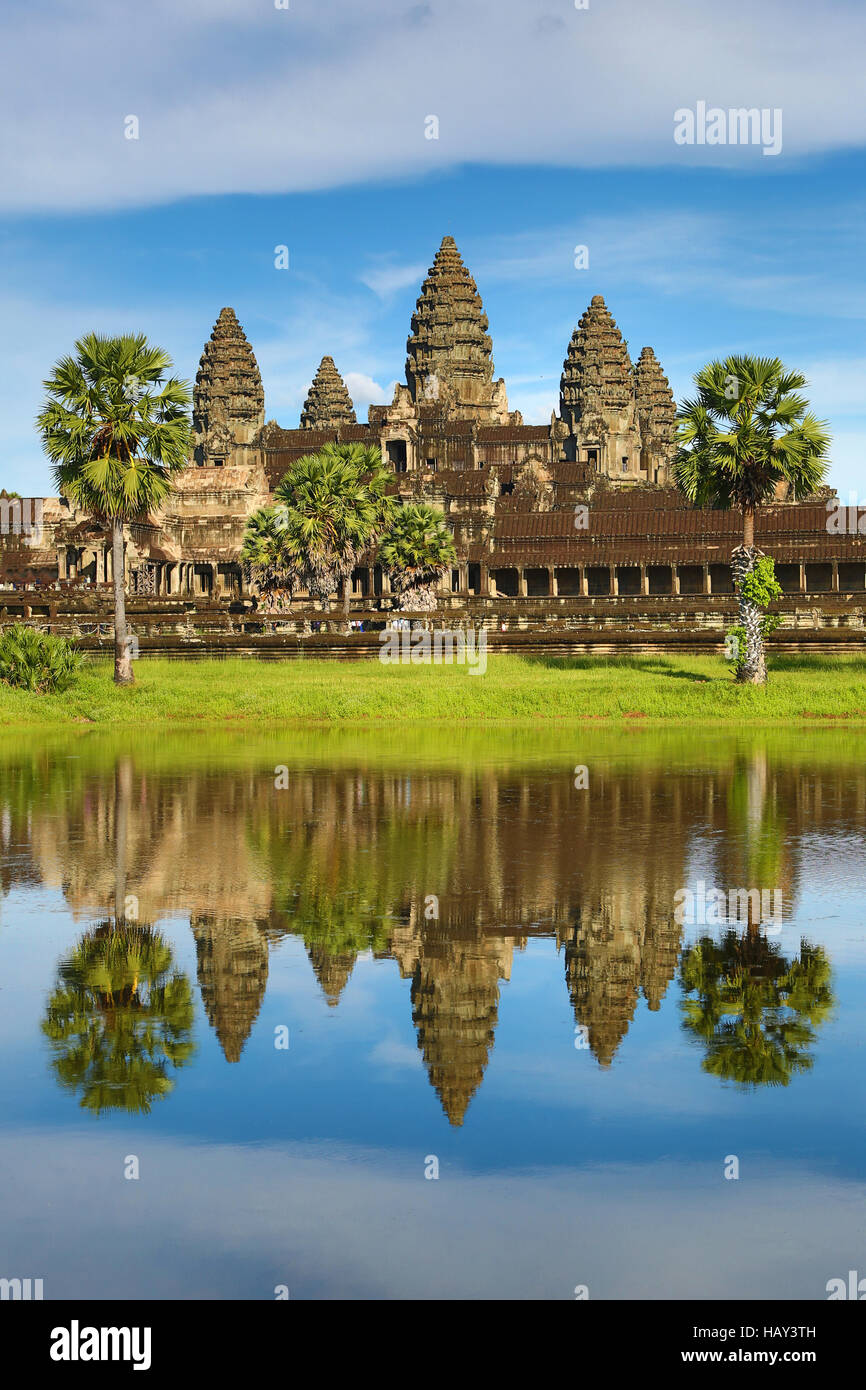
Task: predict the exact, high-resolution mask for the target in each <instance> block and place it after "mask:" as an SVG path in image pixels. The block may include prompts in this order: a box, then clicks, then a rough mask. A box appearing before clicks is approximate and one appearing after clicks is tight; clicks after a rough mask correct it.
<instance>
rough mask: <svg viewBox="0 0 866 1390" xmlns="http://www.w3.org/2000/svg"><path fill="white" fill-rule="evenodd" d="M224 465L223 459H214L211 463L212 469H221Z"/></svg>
mask: <svg viewBox="0 0 866 1390" xmlns="http://www.w3.org/2000/svg"><path fill="white" fill-rule="evenodd" d="M224 463H225V459H224V458H222V459H214V461H213V466H214V468H222V466H223V464H224Z"/></svg>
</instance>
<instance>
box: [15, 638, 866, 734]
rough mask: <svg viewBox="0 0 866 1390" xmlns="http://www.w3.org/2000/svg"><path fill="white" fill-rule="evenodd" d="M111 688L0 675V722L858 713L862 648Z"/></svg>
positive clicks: (234, 669) (103, 667)
mask: <svg viewBox="0 0 866 1390" xmlns="http://www.w3.org/2000/svg"><path fill="white" fill-rule="evenodd" d="M135 676H136V684H135V686H134V687H133V688H131V689H126V690H118V689H116V688H115V686H114V684H113V682H112V670H111V666H110V664H109V663H108V662H93V663H91V664H88V665H87V666H86V667H85V668H84V671H83V672H82V674H81V676H80V677H79V678H78V680H77V681H76V682H75V684H74V685H73V686H72V687H71V689H69V690H67V691H65V692H64V693H63V694H61V695H33V694H30V693H28V692H25V691H18V690H12V689H10V688H9V687H8V686H5V685H0V726H4V725H5V726H10V725H28V724H30V725H33V724H40V725H70V724H72V725H74V724H78V725H80V726H82V725H84V726H86V725H93V724H97V725H135V726H137V727H138V728H140V729H145V728H152V727H153V726H154V725H163V726H164V725H174V726H182V725H189V724H206V725H210V726H222V727H227V726H228V727H231V726H232V725H252V726H255V725H263V724H272V725H273V724H281V723H286V722H309V721H325V722H329V723H330V722H333V721H352V722H354V723H361V724H364V723H369V722H372V721H379V722H381V723H382V725H383V726H384V728H385V729H388V728H389V727H390V726H391V725H393V724H395V723H400V724H404V723H407V722H417V721H430V720H439V721H447V722H449V723H454V722H455V721H467V720H527V719H529V720H536V719H537V720H546V721H553V720H594V721H595V720H611V721H617V722H626V721H630V720H641V719H648V720H653V721H659V722H673V723H677V722H679V723H706V724H712V725H713V726H715V725H717V724H720V723H725V724H731V725H738V724H741V723H743V722H747V723H752V724H754V723H764V724H776V723H778V722H779V721H799V720H802V721H804V722H806V723H809V722H814V721H815V720H816V719H821V720H838V719H844V720H850V721H861V722H863V723H864V724H866V655H864V656H863V657H852V656H844V657H842V656H840V657H834V656H820V655H819V656H797V655H790V656H776V657H774V658H773V660H772V663H771V671H770V683H769V685H768V686H767V687H766V688H765V689H763V690H760V689H754V688H750V687H741V686H737V685H736V684H735V683H734V682H733V680H732V679H731V676H730V673H729V671H728V668H727V666H726V665H725V663H724V661H723V660H722V659H721V658H720V657H710V656H707V657H702V656H694V657H689V656H682V657H681V656H660V655H651V656H632V657H620V658H614V657H611V658H602V657H592V656H586V657H571V658H554V657H521V656H504V655H503V656H491V657H490V658H489V660H488V667H487V671H486V673H485V674H483V675H481V674H479V675H474V674H471V673H470V671H469V670H468V669H467V668H466V667H465V666H408V665H406V666H399V665H383V664H382V663H380V662H378V661H374V660H364V661H357V662H335V661H324V660H317V659H315V658H307V659H304V660H291V661H284V662H256V661H243V660H237V659H234V660H232V659H230V660H226V661H202V662H182V661H162V660H154V659H146V660H142V661H139V662H138V663H137V664H136V667H135Z"/></svg>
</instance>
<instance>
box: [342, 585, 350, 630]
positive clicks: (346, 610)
mask: <svg viewBox="0 0 866 1390" xmlns="http://www.w3.org/2000/svg"><path fill="white" fill-rule="evenodd" d="M351 611H352V574H351V571H350V572H349V573H348V574H347V575H346V576H345V577H344V579H343V618H344V619H345V624H346V631H347V632H349V631H350V630H351V628H350V619H349V614H350V613H351Z"/></svg>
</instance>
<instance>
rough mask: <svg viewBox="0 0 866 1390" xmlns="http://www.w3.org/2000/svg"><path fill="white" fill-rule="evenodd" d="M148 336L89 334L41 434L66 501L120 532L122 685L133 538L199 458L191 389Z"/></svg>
mask: <svg viewBox="0 0 866 1390" xmlns="http://www.w3.org/2000/svg"><path fill="white" fill-rule="evenodd" d="M171 370H172V362H171V358H170V357H169V356H168V354H167V353H166V352H164V351H163V350H162V348H159V347H154V346H151V345H150V344H148V341H147V339H146V338H145V336H144V335H143V334H125V335H123V336H122V337H119V338H104V337H100V336H99V335H98V334H96V333H89V334H88V335H87V336H86V337H84V338H81V339H79V341H78V342H77V343H76V344H75V356H74V357H62V358H61V359H60V361H59V362H57V363H55V365H54V368H53V370H52V372H51V375H50V376H49V377H48V379H47V380H46V381H45V382H44V383H43V385H44V386H45V389H46V391H47V393H48V396H47V399H46V402H45V405H44V407H43V409H42V411H41V413H40V414H39V417H38V419H37V422H36V424H37V428H38V430H39V432H40V433H41V435H42V442H43V446H44V448H45V452H46V453H47V455H48V457H49V459H50V460H51V462H52V463H53V464H54V478H55V481H56V484H57V487H58V489H59V490H60V492H61V493H62V494H63V495H64V496H66V497H69V498H70V499H71V500H72V501H73V502H74V503H75V505H76V506H78V507H80V508H81V509H82V510H83V511H85V512H89V513H90V514H91V515H93V516H96V517H99V518H100V519H101V520H103V521H104V522H105V523H106V524H107V525H108V526H109V527H110V528H111V547H112V562H113V570H114V679H115V681H116V683H117V684H118V685H131V684H132V682H133V674H132V660H131V652H130V649H129V642H128V638H127V631H126V596H125V592H124V535H125V527H126V525H127V524H128V523H129V522H133V521H140V520H142V519H143V518H145V517H146V516H147V515H148V514H149V513H151V512H154V511H156V510H157V509H158V508H159V507H160V506H161V504H162V503H163V502H164V501H165V499H166V497H167V496H168V494H169V493H170V491H171V487H172V478H173V476H174V475H175V474H176V473H178V472H179V471H180V470H181V469H183V468H185V467H186V464H187V461H188V458H189V449H190V419H189V405H190V402H191V396H190V392H189V387H188V385H187V383H186V382H183V381H179V380H178V379H177V378H176V377H174V376H170V375H169V372H170V371H171Z"/></svg>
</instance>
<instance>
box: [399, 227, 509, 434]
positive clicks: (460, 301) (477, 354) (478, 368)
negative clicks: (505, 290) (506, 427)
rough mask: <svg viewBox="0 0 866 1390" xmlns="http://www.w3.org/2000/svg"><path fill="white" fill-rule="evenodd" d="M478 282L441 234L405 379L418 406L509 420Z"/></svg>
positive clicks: (409, 350)
mask: <svg viewBox="0 0 866 1390" xmlns="http://www.w3.org/2000/svg"><path fill="white" fill-rule="evenodd" d="M487 329H488V322H487V315H486V314H485V312H484V306H483V304H482V303H481V296H480V294H479V293H478V287H477V285H476V283H475V281H474V280H473V278H472V276H471V275H470V274H469V271H468V270H467V269H466V267H465V265H464V264H463V261H462V259H461V256H460V252H459V251H458V250H457V246H456V244H455V241H454V238H453V237H450V236H446V237H443V238H442V244H441V246H440V247H439V250H438V251H437V252H436V258H435V260H434V262H433V264H432V266H431V267H430V271H429V273H428V275H427V278H426V280H425V281H424V284H423V285H422V286H421V294H420V296H419V298H418V302H417V304H416V306H415V312H414V314H413V315H412V324H411V329H410V332H409V338H408V340H407V343H406V353H407V356H406V382H407V385H408V387H409V393H410V395H411V398H412V403H413V405H414V406H415V407H416V408H421V407H423V406H425V405H429V406H436V405H437V404H438V405H439V407H440V408H441V409H445V410H447V411H448V412H449V413H451V414H453V415H456V416H460V417H463V418H469V419H474V420H476V421H478V422H479V423H484V424H504V423H506V422H507V420H508V400H507V398H506V394H505V382H504V381H502V380H501V379H500V380H499V381H494V380H493V358H492V356H491V353H492V348H493V343H492V340H491V338H490V335H489V333H488V332H487Z"/></svg>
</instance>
